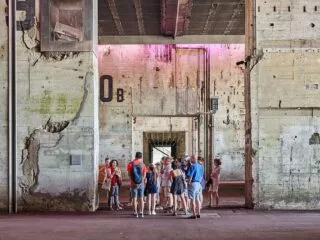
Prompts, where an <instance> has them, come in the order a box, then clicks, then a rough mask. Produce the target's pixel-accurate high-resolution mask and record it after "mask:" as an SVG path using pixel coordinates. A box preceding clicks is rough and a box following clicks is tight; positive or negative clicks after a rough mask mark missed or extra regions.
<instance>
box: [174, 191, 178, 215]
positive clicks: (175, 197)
mask: <svg viewBox="0 0 320 240" xmlns="http://www.w3.org/2000/svg"><path fill="white" fill-rule="evenodd" d="M177 207H178V206H177V195H175V194H174V195H173V215H176V214H177Z"/></svg>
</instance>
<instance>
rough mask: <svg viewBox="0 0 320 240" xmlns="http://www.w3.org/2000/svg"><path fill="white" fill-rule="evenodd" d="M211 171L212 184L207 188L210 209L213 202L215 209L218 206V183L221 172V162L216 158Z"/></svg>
mask: <svg viewBox="0 0 320 240" xmlns="http://www.w3.org/2000/svg"><path fill="white" fill-rule="evenodd" d="M213 165H214V166H213V170H212V173H211V175H210V177H211V180H212V183H211V184H210V186H209V193H210V207H213V201H214V199H215V200H216V207H218V206H219V194H218V190H219V183H220V172H221V160H220V159H218V158H216V159H214V160H213Z"/></svg>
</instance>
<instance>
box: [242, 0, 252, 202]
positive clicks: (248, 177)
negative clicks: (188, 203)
mask: <svg viewBox="0 0 320 240" xmlns="http://www.w3.org/2000/svg"><path fill="white" fill-rule="evenodd" d="M253 1H254V0H246V1H245V6H246V13H245V36H246V42H245V56H246V59H247V58H251V56H252V55H253V53H254V38H253V13H254V12H253V11H254V10H253V9H254V3H253ZM250 72H251V64H250V61H249V62H248V63H247V64H246V68H245V75H244V102H245V149H244V150H245V153H244V157H245V205H246V207H247V208H253V192H252V185H253V177H252V121H251V81H250Z"/></svg>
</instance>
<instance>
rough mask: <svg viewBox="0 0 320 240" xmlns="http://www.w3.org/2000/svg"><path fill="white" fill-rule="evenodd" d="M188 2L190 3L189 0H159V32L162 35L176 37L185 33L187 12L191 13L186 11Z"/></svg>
mask: <svg viewBox="0 0 320 240" xmlns="http://www.w3.org/2000/svg"><path fill="white" fill-rule="evenodd" d="M190 2H191V3H192V1H191V0H162V1H161V32H162V34H163V35H165V36H171V37H173V38H176V37H177V36H182V35H183V34H184V33H185V31H184V29H185V21H186V19H187V18H190V16H189V15H188V14H191V13H189V11H188V10H189V9H188V6H189V3H190ZM190 11H191V10H190ZM188 24H189V23H188ZM187 27H188V25H187Z"/></svg>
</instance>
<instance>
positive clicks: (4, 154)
mask: <svg viewBox="0 0 320 240" xmlns="http://www.w3.org/2000/svg"><path fill="white" fill-rule="evenodd" d="M5 8H6V4H5V1H1V2H0V13H1V16H2V17H1V18H0V32H1V34H0V101H1V108H0V142H1V144H0V211H6V210H7V208H8V145H7V143H8V134H7V132H8V119H7V117H8V115H7V107H8V98H7V97H8V95H7V94H8V34H7V33H8V27H7V25H6V19H5V15H6V14H5Z"/></svg>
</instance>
